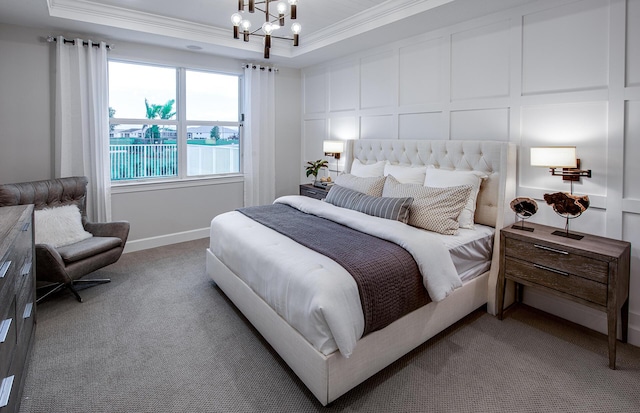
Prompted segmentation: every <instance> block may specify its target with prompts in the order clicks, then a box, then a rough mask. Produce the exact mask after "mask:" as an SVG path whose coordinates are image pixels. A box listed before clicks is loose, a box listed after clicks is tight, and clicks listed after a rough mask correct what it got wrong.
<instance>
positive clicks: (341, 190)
mask: <svg viewBox="0 0 640 413" xmlns="http://www.w3.org/2000/svg"><path fill="white" fill-rule="evenodd" d="M362 196H364V194H363V193H362V192H358V191H354V190H352V189H349V188H345V187H343V186H340V185H338V184H335V185H333V186H332V187H331V189H330V190H329V193H328V194H327V196H326V197H325V199H324V200H325V202H328V203H330V204H333V205H335V206H338V207H341V208H349V209H355V207H356V204H357V203H358V200H359V199H360V197H362Z"/></svg>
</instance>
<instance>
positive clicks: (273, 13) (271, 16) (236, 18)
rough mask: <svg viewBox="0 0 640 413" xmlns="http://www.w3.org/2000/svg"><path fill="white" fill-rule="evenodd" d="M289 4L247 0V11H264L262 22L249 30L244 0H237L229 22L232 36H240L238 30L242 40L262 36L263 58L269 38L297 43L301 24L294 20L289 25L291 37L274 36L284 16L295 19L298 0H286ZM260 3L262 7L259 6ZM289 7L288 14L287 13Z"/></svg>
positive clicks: (266, 0) (266, 51)
mask: <svg viewBox="0 0 640 413" xmlns="http://www.w3.org/2000/svg"><path fill="white" fill-rule="evenodd" d="M288 3H289V6H290V7H288V6H287V3H286V2H284V1H276V0H263V1H255V0H248V4H247V8H248V9H249V13H255V11H256V10H258V11H260V12H263V13H264V23H263V24H262V26H261V27H259V28H258V29H255V30H254V31H251V21H250V20H249V19H247V18H246V17H245V16H246V15H245V14H244V11H245V0H238V13H233V15H232V16H231V22H232V23H233V38H234V39H239V38H240V31H242V35H243V40H244V41H245V42H248V41H249V36H251V35H253V36H260V37H264V58H265V59H268V58H269V49H270V48H271V38H276V39H284V40H293V45H294V46H297V45H298V41H299V40H298V39H299V34H300V30H301V29H302V26H300V23H298V22H296V23H293V24H292V25H291V32H293V37H283V36H275V34H274V31H275V30H278V29H279V28H281V27H283V26H284V19H285V17H289V18H290V19H291V20H295V19H296V17H297V5H298V0H288ZM261 5H262V6H263V7H264V9H262V8H260V7H261ZM287 9H289V14H287Z"/></svg>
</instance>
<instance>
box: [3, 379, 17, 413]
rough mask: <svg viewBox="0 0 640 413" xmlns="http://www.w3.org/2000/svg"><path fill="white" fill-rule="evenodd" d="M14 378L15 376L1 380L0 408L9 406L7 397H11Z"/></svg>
mask: <svg viewBox="0 0 640 413" xmlns="http://www.w3.org/2000/svg"><path fill="white" fill-rule="evenodd" d="M14 377H15V376H9V377H5V378H4V379H2V386H0V408H2V407H5V406H6V405H8V404H9V396H11V388H12V387H13V378H14Z"/></svg>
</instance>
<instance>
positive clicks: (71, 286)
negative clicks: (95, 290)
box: [36, 278, 111, 304]
mask: <svg viewBox="0 0 640 413" xmlns="http://www.w3.org/2000/svg"><path fill="white" fill-rule="evenodd" d="M109 282H111V279H109V278H97V279H93V280H75V281H72V282H71V283H69V284H65V283H57V284H53V285H46V286H44V287H40V288H38V290H40V289H44V288H49V290H48V291H47V292H46V293H44V294H43V295H41V296H40V297H38V298H37V299H36V304H39V303H40V302H42V301H43V300H44V299H45V298H47V297H49V296H50V295H51V294H54V293H56V292H58V291H60V290H61V289H63V288H65V287H66V288H67V289H68V290H69V291H71V293H72V294H73V295H74V296H75V297H76V300H78V302H80V303H81V302H82V297H80V294H79V293H78V289H76V287H75V286H76V285H78V284H80V285H83V287H82V288H80V289H81V290H83V289H85V288H89V287H94V286H96V285H98V284H106V283H109Z"/></svg>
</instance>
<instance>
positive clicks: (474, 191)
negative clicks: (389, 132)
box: [424, 165, 487, 229]
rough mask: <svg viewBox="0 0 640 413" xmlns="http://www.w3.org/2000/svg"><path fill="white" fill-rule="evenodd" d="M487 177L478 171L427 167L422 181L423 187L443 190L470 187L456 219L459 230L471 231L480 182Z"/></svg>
mask: <svg viewBox="0 0 640 413" xmlns="http://www.w3.org/2000/svg"><path fill="white" fill-rule="evenodd" d="M486 178H487V175H486V174H484V173H482V172H480V171H452V170H446V169H438V168H435V167H434V166H433V165H429V167H428V168H427V172H426V177H425V180H424V186H429V187H435V188H445V187H452V186H459V185H471V192H470V193H469V199H467V203H466V205H465V207H464V209H463V210H462V212H461V213H460V216H459V217H458V223H460V228H469V229H473V228H475V227H474V225H473V224H474V217H475V214H476V201H477V199H478V192H479V191H480V185H482V180H483V179H486Z"/></svg>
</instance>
